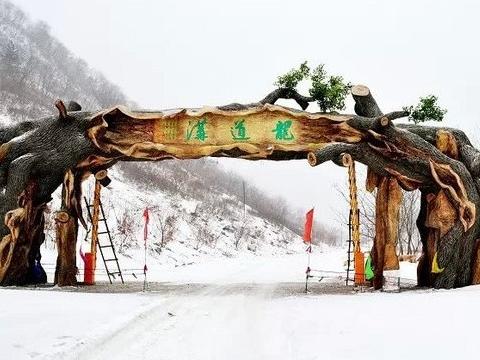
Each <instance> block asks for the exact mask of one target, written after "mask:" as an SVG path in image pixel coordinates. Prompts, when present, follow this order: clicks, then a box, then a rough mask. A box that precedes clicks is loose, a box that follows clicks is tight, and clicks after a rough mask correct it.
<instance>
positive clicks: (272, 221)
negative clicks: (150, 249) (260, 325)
mask: <svg viewBox="0 0 480 360" xmlns="http://www.w3.org/2000/svg"><path fill="white" fill-rule="evenodd" d="M58 98H60V99H63V100H66V101H68V100H75V101H77V102H78V103H80V104H81V105H82V107H83V109H85V110H96V109H102V108H107V107H110V106H113V105H117V104H126V105H129V106H134V103H133V102H131V101H130V100H129V99H128V98H127V96H126V95H125V94H124V93H123V92H122V91H121V90H120V88H119V87H118V86H116V85H115V84H113V83H111V82H110V81H109V80H107V79H106V78H105V77H104V76H103V75H102V74H101V73H99V72H98V71H96V70H94V69H92V68H90V67H89V66H88V65H87V64H86V63H85V61H83V60H82V59H79V58H78V57H76V56H75V55H73V54H72V53H71V52H70V51H69V50H68V49H67V48H66V47H65V46H64V45H63V44H62V43H60V42H59V41H58V40H57V39H56V38H54V37H53V36H52V35H51V34H50V32H49V29H48V25H46V24H45V23H42V22H37V23H34V22H32V21H31V20H30V19H29V18H28V17H27V16H26V15H25V14H24V13H23V12H22V10H20V9H19V8H18V7H16V6H15V5H13V4H11V3H10V2H8V1H6V0H0V126H1V124H2V123H3V124H4V123H5V122H6V121H10V122H15V121H21V120H24V119H34V118H40V117H42V116H44V115H47V114H52V113H54V108H53V104H54V102H55V100H56V99H58ZM2 114H4V115H8V116H3V117H2ZM113 171H114V173H115V174H117V175H118V176H117V178H118V179H121V180H122V181H123V182H125V183H126V184H128V186H129V187H130V188H131V189H132V192H131V194H136V192H135V191H137V190H138V189H143V190H144V191H147V192H149V193H155V194H156V195H154V196H153V195H152V196H151V198H161V194H163V195H168V196H170V197H172V198H175V199H178V198H179V197H180V198H182V199H185V200H186V201H187V199H188V201H193V202H197V203H198V202H200V203H201V204H203V205H202V206H199V207H198V210H197V211H196V212H195V215H192V216H194V217H195V218H189V215H185V214H184V215H181V216H183V217H185V222H184V224H191V225H190V226H191V227H192V229H190V230H191V231H190V233H191V234H196V233H197V232H198V229H196V228H195V226H197V225H195V224H196V220H195V219H196V218H197V217H198V218H204V219H208V218H209V217H210V216H211V214H212V213H216V212H217V210H218V209H223V210H222V211H221V216H223V219H224V220H226V221H227V222H231V223H232V224H233V223H234V222H238V221H240V222H241V223H242V224H243V225H242V226H241V227H239V226H238V225H237V226H236V227H232V228H231V229H230V230H231V231H234V232H238V233H241V237H244V236H247V235H245V234H253V233H255V234H256V235H255V236H256V237H257V238H258V239H260V238H264V239H265V241H267V240H266V239H267V238H268V241H273V243H274V244H275V243H277V244H278V245H279V246H281V247H285V234H289V235H288V238H289V239H292V237H295V236H296V235H294V233H296V234H301V232H302V226H303V214H302V213H300V212H299V211H298V210H296V209H292V208H291V207H289V206H288V204H287V203H286V202H285V201H284V200H283V199H281V198H271V197H268V196H266V195H265V194H263V193H262V192H261V191H259V190H257V189H256V188H255V187H254V186H253V185H252V184H247V186H246V190H245V194H244V193H243V186H242V182H243V181H244V180H243V179H241V178H239V177H238V175H235V174H231V173H228V172H226V171H225V170H223V168H222V167H221V166H219V165H218V163H217V161H216V160H214V159H200V160H194V161H193V160H192V161H175V160H172V161H163V162H158V163H148V164H146V163H121V164H118V165H116V166H115V169H114V170H113ZM133 189H134V190H133ZM128 193H130V191H129V192H128ZM115 196H117V195H115ZM225 196H226V197H227V198H228V199H229V200H228V202H231V203H232V204H233V203H235V209H233V208H232V207H229V206H225V202H226V201H227V200H225V199H226V197H225ZM142 199H143V200H144V203H143V205H142V206H144V205H145V206H146V205H147V202H148V198H146V197H143V198H142ZM243 201H245V203H246V207H248V208H249V209H250V210H249V211H248V213H249V214H254V215H253V216H254V217H255V218H258V219H262V218H263V219H265V221H266V223H268V225H265V229H264V230H265V231H267V229H270V228H272V227H274V228H277V229H282V228H283V227H286V228H288V229H289V230H287V229H285V231H282V230H278V236H276V238H273V239H272V235H268V236H266V233H265V234H263V235H262V233H261V230H258V229H255V230H253V229H252V228H251V226H253V225H252V224H256V226H258V224H261V223H263V222H262V221H260V220H255V221H248V222H247V221H246V220H245V219H239V217H240V215H241V214H243V212H242V211H240V212H239V210H238V209H239V208H241V209H243V205H242V202H243ZM168 203H170V202H168ZM112 204H114V203H112ZM149 205H150V206H152V204H151V203H149ZM207 205H208V206H207ZM161 208H162V211H164V210H165V209H164V208H163V206H161ZM137 210H138V209H137ZM180 210H181V209H180ZM172 216H173V215H172ZM181 216H180V215H179V217H181ZM117 226H122V224H120V223H118V224H117ZM183 226H187V225H183ZM317 226H322V225H321V224H317ZM225 231H226V230H225ZM259 231H260V233H259ZM292 231H293V232H294V233H292ZM217 232H218V229H217V228H216V227H209V226H205V228H204V229H202V233H201V234H203V235H202V236H203V237H204V238H212V237H213V238H216V237H217V236H219V234H218V233H217ZM187 233H188V231H187ZM316 233H317V234H321V236H322V238H321V239H319V241H323V242H327V243H330V244H332V243H335V242H336V240H337V237H336V236H335V234H334V233H333V232H332V231H329V230H328V229H327V228H325V227H322V229H321V230H320V231H317V232H316ZM269 234H275V232H272V231H270V232H269ZM231 235H232V234H231ZM232 236H233V238H238V236H240V235H239V234H233V235H232ZM215 243H216V242H215ZM242 243H243V241H242ZM246 243H248V239H247V240H245V244H246ZM237 245H238V244H237ZM124 247H125V246H124ZM194 247H195V246H194ZM237 247H238V246H237ZM251 248H253V247H251Z"/></svg>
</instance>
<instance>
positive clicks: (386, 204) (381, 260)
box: [372, 176, 402, 289]
mask: <svg viewBox="0 0 480 360" xmlns="http://www.w3.org/2000/svg"><path fill="white" fill-rule="evenodd" d="M401 201H402V190H401V188H400V185H399V184H398V181H397V179H396V178H394V177H390V176H382V177H378V183H377V195H376V199H375V238H374V241H373V249H372V261H373V264H374V267H375V270H374V274H375V277H374V279H373V287H374V288H375V289H381V288H382V287H383V271H384V270H398V269H399V268H400V266H399V262H398V257H397V253H396V250H395V249H396V245H397V237H398V223H399V214H400V204H401Z"/></svg>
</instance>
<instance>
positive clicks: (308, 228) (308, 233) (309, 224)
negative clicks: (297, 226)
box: [303, 209, 313, 244]
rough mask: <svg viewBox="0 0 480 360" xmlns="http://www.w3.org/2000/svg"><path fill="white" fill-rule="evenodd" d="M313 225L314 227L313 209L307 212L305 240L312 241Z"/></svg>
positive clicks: (306, 241)
mask: <svg viewBox="0 0 480 360" xmlns="http://www.w3.org/2000/svg"><path fill="white" fill-rule="evenodd" d="M312 227H313V209H311V210H309V211H308V212H307V215H306V218H305V232H304V233H303V242H305V243H310V244H311V243H312Z"/></svg>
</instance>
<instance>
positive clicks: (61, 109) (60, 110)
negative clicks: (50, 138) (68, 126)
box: [55, 100, 67, 120]
mask: <svg viewBox="0 0 480 360" xmlns="http://www.w3.org/2000/svg"><path fill="white" fill-rule="evenodd" d="M55 107H56V108H57V109H58V113H59V117H60V119H63V120H64V119H66V118H67V108H66V107H65V104H64V103H63V101H62V100H57V101H55Z"/></svg>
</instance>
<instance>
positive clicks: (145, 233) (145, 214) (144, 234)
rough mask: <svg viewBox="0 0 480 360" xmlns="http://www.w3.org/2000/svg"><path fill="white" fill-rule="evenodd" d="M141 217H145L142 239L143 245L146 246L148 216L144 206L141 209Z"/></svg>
mask: <svg viewBox="0 0 480 360" xmlns="http://www.w3.org/2000/svg"><path fill="white" fill-rule="evenodd" d="M143 217H144V218H145V227H144V228H143V241H144V242H145V246H147V236H148V222H149V220H150V217H149V215H148V208H145V210H144V211H143Z"/></svg>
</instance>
